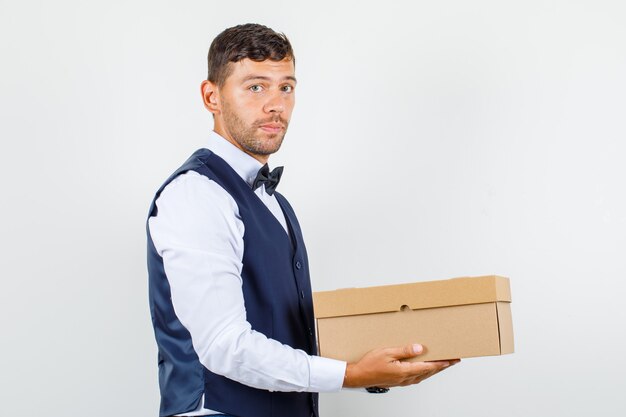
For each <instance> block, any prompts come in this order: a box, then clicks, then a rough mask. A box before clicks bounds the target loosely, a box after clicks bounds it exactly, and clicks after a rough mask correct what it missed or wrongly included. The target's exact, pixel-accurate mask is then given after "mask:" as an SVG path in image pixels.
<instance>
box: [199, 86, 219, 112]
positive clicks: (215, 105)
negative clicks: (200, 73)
mask: <svg viewBox="0 0 626 417" xmlns="http://www.w3.org/2000/svg"><path fill="white" fill-rule="evenodd" d="M200 93H201V94H202V101H203V102H204V107H206V109H207V110H208V111H210V112H211V113H213V114H214V115H215V114H218V113H219V112H220V107H221V106H220V99H219V89H218V88H217V85H215V84H214V83H212V82H211V81H208V80H204V81H202V84H200Z"/></svg>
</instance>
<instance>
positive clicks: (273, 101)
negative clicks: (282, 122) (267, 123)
mask: <svg viewBox="0 0 626 417" xmlns="http://www.w3.org/2000/svg"><path fill="white" fill-rule="evenodd" d="M283 100H284V98H283V97H281V93H280V92H278V93H274V94H272V95H271V96H270V97H269V98H268V100H267V102H266V103H265V105H264V106H263V110H264V111H265V112H266V113H278V114H280V113H282V112H283V111H285V103H284V102H283Z"/></svg>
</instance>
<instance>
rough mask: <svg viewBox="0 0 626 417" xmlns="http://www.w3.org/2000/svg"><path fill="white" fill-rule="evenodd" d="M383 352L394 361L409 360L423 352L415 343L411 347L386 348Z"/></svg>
mask: <svg viewBox="0 0 626 417" xmlns="http://www.w3.org/2000/svg"><path fill="white" fill-rule="evenodd" d="M385 352H386V353H387V354H388V355H389V356H391V357H392V358H394V359H409V358H414V357H415V356H417V355H420V354H421V353H422V352H424V347H423V346H422V345H420V344H419V343H415V344H412V345H406V346H401V347H395V348H388V349H386V350H385Z"/></svg>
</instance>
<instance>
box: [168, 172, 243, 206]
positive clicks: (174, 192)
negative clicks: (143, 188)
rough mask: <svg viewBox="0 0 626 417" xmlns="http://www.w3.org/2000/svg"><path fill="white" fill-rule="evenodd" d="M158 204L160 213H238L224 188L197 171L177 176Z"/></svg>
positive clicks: (235, 204) (231, 198)
mask: <svg viewBox="0 0 626 417" xmlns="http://www.w3.org/2000/svg"><path fill="white" fill-rule="evenodd" d="M156 204H157V206H158V208H159V213H162V211H163V209H166V210H167V209H173V210H175V211H177V212H180V213H188V214H190V213H194V212H200V213H205V214H206V213H210V212H215V211H228V212H235V213H236V212H238V208H237V203H236V202H235V200H234V199H233V197H232V196H231V195H230V194H229V193H228V192H227V191H226V190H225V189H224V188H222V187H221V186H220V185H219V184H218V183H217V182H215V181H212V180H211V179H209V178H208V177H206V176H204V175H202V174H199V173H198V172H196V171H187V172H184V173H182V174H179V175H178V176H176V177H175V178H174V179H173V180H172V181H171V182H170V183H169V184H167V185H166V186H165V188H163V191H162V192H161V194H160V195H159V198H158V199H157V200H156Z"/></svg>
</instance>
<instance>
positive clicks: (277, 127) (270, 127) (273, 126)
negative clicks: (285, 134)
mask: <svg viewBox="0 0 626 417" xmlns="http://www.w3.org/2000/svg"><path fill="white" fill-rule="evenodd" d="M259 128H260V129H261V130H263V131H264V132H267V133H279V132H281V131H282V130H284V129H285V127H284V126H283V125H282V124H280V123H264V124H262V125H260V126H259Z"/></svg>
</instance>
